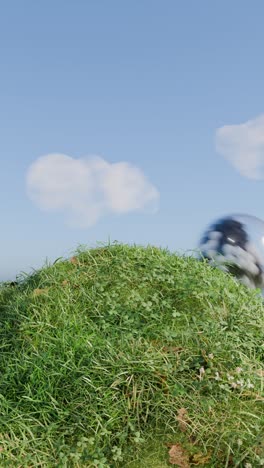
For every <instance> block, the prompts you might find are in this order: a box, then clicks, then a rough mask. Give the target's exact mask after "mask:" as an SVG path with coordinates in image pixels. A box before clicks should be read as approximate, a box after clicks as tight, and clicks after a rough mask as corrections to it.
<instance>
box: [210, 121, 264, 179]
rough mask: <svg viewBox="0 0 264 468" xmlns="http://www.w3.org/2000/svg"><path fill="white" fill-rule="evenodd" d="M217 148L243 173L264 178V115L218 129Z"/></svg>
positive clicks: (251, 177)
mask: <svg viewBox="0 0 264 468" xmlns="http://www.w3.org/2000/svg"><path fill="white" fill-rule="evenodd" d="M216 149H217V151H218V153H219V154H221V155H222V156H224V158H225V159H227V161H229V162H230V163H231V164H232V165H233V166H234V168H235V169H237V171H239V172H240V174H241V175H243V176H245V177H248V178H250V179H263V178H264V170H263V169H264V115H260V116H258V117H257V118H255V119H253V120H248V121H247V122H245V123H242V124H239V125H225V126H224V127H221V128H218V129H217V131H216Z"/></svg>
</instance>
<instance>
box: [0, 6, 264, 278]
mask: <svg viewBox="0 0 264 468" xmlns="http://www.w3.org/2000/svg"><path fill="white" fill-rule="evenodd" d="M263 17H264V3H263V2H262V1H261V0H255V1H254V2H249V1H245V0H244V1H243V0H242V1H241V0H234V1H232V2H231V1H230V0H229V1H227V0H223V1H222V2H212V1H209V0H205V1H203V2H197V1H195V0H192V1H190V0H185V1H182V2H180V1H175V0H166V1H161V0H159V1H156V0H140V1H137V0H136V1H133V2H132V1H130V2H129V1H124V0H122V1H121V0H112V1H111V2H110V1H107V0H100V1H89V0H77V1H73V0H71V1H69V0H63V1H62V0H55V1H54V0H52V1H51V0H45V2H44V1H43V2H36V1H33V0H25V1H24V2H21V1H19V0H10V1H9V2H5V4H3V5H2V7H1V15H0V48H1V73H0V84H1V86H0V126H1V127H0V129H1V131H0V136H1V137H0V158H1V171H0V182H1V184H0V187H1V197H0V203H1V221H2V222H1V237H2V242H1V264H0V265H1V266H0V280H6V279H13V278H15V276H16V275H17V274H18V273H19V272H20V271H31V269H32V268H39V267H40V266H42V265H43V263H44V262H45V259H46V258H47V259H48V260H49V261H53V260H55V259H56V258H57V257H60V256H68V255H70V254H71V252H72V251H73V250H74V249H75V248H76V247H77V246H78V245H79V244H86V245H88V246H95V245H96V242H97V241H101V242H104V241H106V242H107V241H108V239H109V238H110V239H111V240H118V241H120V242H128V243H137V244H143V245H146V244H154V245H158V246H163V247H168V248H169V249H170V250H172V251H180V252H182V251H185V250H187V249H193V248H195V247H196V246H197V242H198V240H199V238H200V235H201V233H202V231H203V229H204V228H205V226H206V225H207V224H208V222H210V221H212V220H213V219H214V218H216V217H218V216H220V215H223V214H228V213H232V212H242V213H248V214H251V215H255V216H258V217H260V218H262V217H263V218H264V213H263V193H264V190H263V174H262V171H261V169H262V163H263V161H264V119H263V117H262V115H263V113H264V93H263V83H264V62H263V48H264V29H263ZM54 155H55V156H54ZM56 155H59V157H58V156H56ZM91 156H93V157H94V156H95V157H96V158H93V159H91ZM39 158H41V159H39ZM120 163H122V164H120ZM86 176H87V186H86V178H85V177H86ZM57 178H58V179H57ZM72 178H73V180H72ZM54 184H55V185H54ZM89 184H91V185H89ZM82 220H83V221H84V222H83V223H82V222H80V221H82Z"/></svg>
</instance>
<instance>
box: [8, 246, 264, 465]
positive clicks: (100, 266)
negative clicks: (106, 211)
mask: <svg viewBox="0 0 264 468" xmlns="http://www.w3.org/2000/svg"><path fill="white" fill-rule="evenodd" d="M0 308H1V311H0V327H1V328H0V347H1V354H0V372H1V374H0V466H1V467H2V466H3V467H4V466H12V467H37V466H40V467H100V468H106V467H130V468H132V467H133V468H137V467H138V468H140V467H142V468H143V467H146V468H164V467H167V466H173V464H174V466H179V467H182V468H187V467H189V466H208V467H240V466H241V467H247V468H250V467H251V466H252V467H257V466H262V465H263V466H264V442H263V441H264V391H263V388H264V306H263V302H262V301H261V299H260V298H259V297H257V294H256V292H255V291H250V290H248V289H246V288H244V287H243V286H241V285H239V284H238V283H236V282H235V280H234V279H233V278H231V277H229V276H227V275H225V274H224V273H223V272H221V271H218V270H214V269H212V268H211V267H209V266H208V265H207V264H206V263H203V262H198V261H197V260H195V259H193V258H189V257H186V258H184V257H179V256H177V255H175V254H171V253H170V252H168V251H167V250H161V249H158V248H154V247H147V248H143V247H136V246H135V247H130V246H126V245H119V244H113V245H111V246H106V247H101V248H97V249H91V250H87V251H79V252H77V253H76V256H74V257H73V258H71V259H70V260H67V261H66V260H61V261H58V262H57V263H55V264H54V265H53V266H50V267H45V268H43V269H42V270H40V271H39V272H36V273H35V274H34V275H32V276H29V277H21V279H20V280H19V282H18V284H17V285H15V286H13V287H12V286H10V285H4V284H3V285H2V287H1V289H0Z"/></svg>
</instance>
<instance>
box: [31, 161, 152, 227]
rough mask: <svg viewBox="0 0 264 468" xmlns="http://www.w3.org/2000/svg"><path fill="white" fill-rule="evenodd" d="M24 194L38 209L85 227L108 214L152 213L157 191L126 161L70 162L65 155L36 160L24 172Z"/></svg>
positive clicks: (137, 169)
mask: <svg viewBox="0 0 264 468" xmlns="http://www.w3.org/2000/svg"><path fill="white" fill-rule="evenodd" d="M26 184H27V193H28V195H29V197H30V199H31V200H32V201H33V202H34V203H35V204H36V205H37V206H38V207H39V208H41V209H42V210H45V211H53V212H61V213H63V214H64V215H65V216H66V221H67V224H69V225H70V226H72V227H80V228H87V227H89V226H92V225H94V224H96V222H97V221H98V220H99V219H100V218H101V217H102V216H104V215H107V214H109V213H119V214H123V213H129V212H133V211H148V212H149V211H151V212H154V211H156V209H157V206H158V200H159V192H158V190H157V189H156V188H155V187H154V186H153V185H152V184H151V183H150V182H149V181H148V180H147V178H146V177H145V175H144V174H143V172H142V171H141V170H140V169H139V168H137V167H135V166H132V165H131V164H130V163H127V162H119V163H109V162H107V161H105V160H104V159H103V158H101V157H98V156H95V157H90V158H87V157H85V158H81V159H74V158H71V157H70V156H66V155H65V154H48V155H46V156H42V157H40V158H38V159H37V160H36V161H35V162H33V164H31V166H30V167H29V169H28V172H27V176H26Z"/></svg>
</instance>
